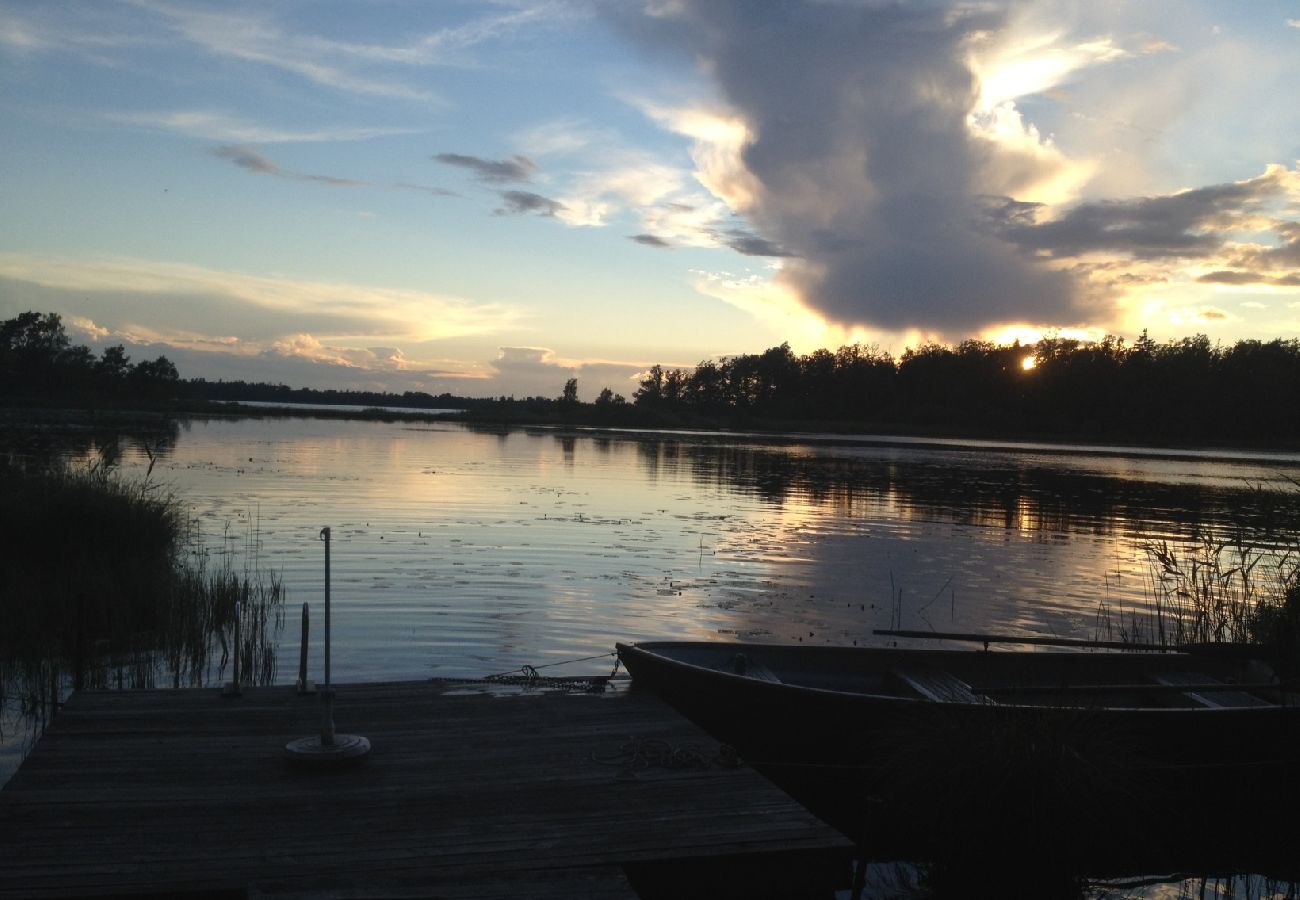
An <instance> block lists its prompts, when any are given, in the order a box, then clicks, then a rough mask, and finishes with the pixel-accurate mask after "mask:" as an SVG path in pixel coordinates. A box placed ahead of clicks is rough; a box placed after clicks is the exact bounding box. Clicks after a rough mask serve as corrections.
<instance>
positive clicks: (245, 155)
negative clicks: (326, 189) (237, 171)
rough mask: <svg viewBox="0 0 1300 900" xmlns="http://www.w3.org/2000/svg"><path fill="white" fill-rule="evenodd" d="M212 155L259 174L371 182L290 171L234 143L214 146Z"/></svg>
mask: <svg viewBox="0 0 1300 900" xmlns="http://www.w3.org/2000/svg"><path fill="white" fill-rule="evenodd" d="M212 155H213V156H216V157H218V158H220V159H224V160H226V161H227V162H230V163H232V164H234V165H236V166H238V167H239V168H241V169H244V170H246V171H249V172H253V173H254V174H257V175H274V176H276V177H277V178H291V179H294V180H296V181H314V182H316V183H317V184H325V185H329V186H330V187H363V186H366V185H368V184H369V182H365V181H357V180H356V179H353V178H340V177H337V176H335V175H304V174H302V173H299V172H290V171H288V170H287V169H282V168H281V167H280V166H279V164H278V163H276V162H275V161H274V160H272V159H271V158H270V157H267V156H264V155H262V154H261V153H258V152H257V151H256V150H250V149H249V148H248V147H240V146H236V145H233V144H226V145H224V146H221V147H215V148H213V150H212Z"/></svg>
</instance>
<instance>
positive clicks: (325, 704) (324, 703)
mask: <svg viewBox="0 0 1300 900" xmlns="http://www.w3.org/2000/svg"><path fill="white" fill-rule="evenodd" d="M320 539H321V540H322V541H324V542H325V686H324V687H323V688H321V690H320V692H319V693H320V697H321V723H320V735H319V736H317V737H305V738H299V739H298V740H296V741H290V742H289V743H288V744H286V745H285V747H284V750H285V753H286V754H287V755H288V758H289V759H290V760H291V761H294V762H301V763H304V764H306V765H312V766H321V765H325V766H328V765H336V764H339V763H343V762H350V761H352V760H355V759H359V758H360V757H362V756H365V755H366V754H367V753H369V752H370V741H369V739H367V738H364V737H361V736H360V735H357V734H335V733H334V688H333V686H332V685H331V683H330V529H329V526H328V525H327V526H326V527H324V528H322V529H321V530H320ZM306 636H307V604H305V603H304V604H303V651H302V654H303V655H302V657H301V659H302V672H303V673H304V674H303V680H305V679H306V675H305V673H306V665H307V663H306V654H307V650H306V646H307V637H306Z"/></svg>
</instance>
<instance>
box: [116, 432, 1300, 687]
mask: <svg viewBox="0 0 1300 900" xmlns="http://www.w3.org/2000/svg"><path fill="white" fill-rule="evenodd" d="M1089 449H1090V450H1092V451H1096V450H1099V449H1104V448H1089ZM155 455H158V454H157V451H155ZM147 466H148V459H147V457H146V454H145V452H144V451H143V450H142V449H131V448H127V449H126V451H125V453H124V456H123V460H122V467H123V470H124V471H125V472H127V473H135V474H138V475H142V474H143V473H144V471H145V470H146V468H147ZM1288 477H1289V478H1300V456H1294V455H1291V456H1287V455H1268V454H1248V455H1243V456H1241V457H1238V458H1230V457H1227V458H1208V457H1206V456H1205V455H1203V454H1185V455H1182V456H1173V457H1168V456H1158V455H1154V454H1153V453H1152V452H1150V451H1141V450H1139V451H1132V452H1129V451H1126V452H1124V453H1123V454H1120V453H1098V452H1089V453H1080V452H1068V451H1063V450H1061V449H1058V448H1051V447H1045V446H1039V445H1029V446H1022V447H1020V448H1017V449H1015V450H1004V449H998V448H997V447H995V446H993V445H988V444H983V445H969V444H959V443H949V444H946V445H933V446H929V445H927V446H909V445H906V444H899V443H892V442H880V443H876V444H874V445H868V444H864V443H860V442H859V443H854V442H849V441H842V440H837V441H819V440H817V439H815V438H807V439H803V440H796V441H779V442H778V441H774V440H772V439H763V438H755V437H749V438H737V437H735V436H726V435H709V436H698V435H695V436H692V435H663V434H638V433H619V434H598V433H592V432H556V431H552V430H542V429H539V430H508V431H506V430H503V431H476V430H473V429H468V428H465V427H463V426H459V425H455V424H450V423H447V424H432V425H412V424H409V423H382V422H362V421H350V422H344V421H324V420H311V419H302V420H284V419H278V420H254V419H246V420H234V421H231V420H209V421H196V422H194V423H192V424H190V425H188V426H186V427H185V428H184V430H183V431H182V432H181V433H180V435H179V437H178V439H177V440H176V441H175V444H174V446H172V447H171V448H170V449H168V450H167V451H165V453H164V455H161V456H159V457H158V459H157V461H156V463H155V465H154V468H153V472H152V475H151V479H152V480H153V481H155V482H159V483H161V484H163V485H165V486H166V487H167V488H168V489H170V490H173V491H175V492H176V493H177V494H179V495H180V496H182V497H184V498H185V499H186V502H187V503H188V504H190V506H191V509H192V512H193V514H194V515H195V516H196V517H197V519H198V520H199V522H201V523H202V528H203V531H204V534H205V539H206V540H207V541H208V542H209V544H210V545H211V546H212V547H213V548H214V549H216V550H217V551H218V552H220V553H224V554H228V555H229V558H230V559H231V560H232V562H233V564H234V565H236V566H239V567H242V566H244V565H246V564H255V565H258V566H261V567H262V568H272V569H276V570H279V571H280V572H282V574H283V576H284V581H285V583H286V586H287V588H288V592H289V604H290V610H291V613H294V614H291V616H290V623H291V624H290V626H289V627H288V628H286V630H285V633H284V636H283V638H282V642H281V650H280V667H279V676H278V677H279V680H281V681H286V682H287V681H292V680H293V678H294V677H295V675H296V671H297V658H298V637H297V634H298V629H297V621H296V612H295V611H296V609H297V608H298V607H299V606H300V605H301V603H302V601H309V602H310V603H311V605H312V610H313V629H314V630H313V647H312V668H313V671H314V673H315V675H314V677H317V678H319V677H320V674H319V667H320V663H321V655H322V654H321V645H320V638H321V635H320V630H321V629H320V623H321V616H322V599H323V582H324V578H323V570H324V547H323V544H322V543H321V541H320V540H319V532H320V529H321V528H322V526H326V525H328V526H331V527H332V529H333V542H332V559H333V569H332V602H333V624H334V645H333V676H334V678H335V680H338V681H352V680H372V679H390V678H419V677H427V676H431V675H448V676H482V675H487V674H490V673H495V672H501V671H505V670H510V669H514V668H517V667H519V666H521V665H524V664H531V665H544V664H548V663H555V662H558V661H562V660H570V659H574V658H577V657H585V656H592V655H595V654H601V653H606V652H608V651H610V650H612V648H613V644H614V642H615V641H616V640H638V639H650V638H689V639H700V640H726V639H737V638H743V639H746V640H757V641H781V642H785V641H802V642H805V643H818V644H853V643H855V642H856V643H858V644H864V643H866V644H869V643H880V642H881V641H882V639H881V638H878V637H873V636H872V634H871V631H872V629H873V628H886V627H891V626H894V627H903V628H927V629H928V628H933V629H936V630H940V631H943V630H949V631H954V630H956V631H986V632H1014V633H1026V634H1028V633H1032V634H1052V635H1059V636H1071V637H1084V638H1091V637H1096V636H1098V611H1099V609H1100V608H1101V607H1102V606H1106V607H1108V608H1109V609H1111V610H1112V613H1113V614H1115V613H1119V612H1123V611H1129V610H1133V609H1141V608H1142V607H1143V605H1144V604H1145V603H1146V602H1147V600H1148V598H1149V596H1150V577H1151V576H1150V569H1149V567H1148V565H1147V562H1146V556H1145V554H1144V552H1143V550H1142V545H1143V543H1144V542H1145V541H1148V540H1151V539H1160V538H1165V539H1171V540H1181V539H1186V538H1188V537H1190V536H1191V535H1193V534H1194V533H1195V531H1196V530H1197V529H1198V528H1205V527H1211V528H1227V527H1229V526H1230V525H1232V524H1234V523H1236V522H1239V521H1243V520H1244V521H1248V522H1251V521H1253V522H1256V523H1258V522H1260V521H1262V519H1263V517H1264V515H1265V507H1268V506H1269V505H1270V502H1271V501H1270V500H1269V498H1272V500H1275V501H1277V502H1278V503H1280V514H1281V515H1282V516H1284V517H1285V518H1287V519H1288V520H1289V521H1290V522H1291V523H1292V525H1294V523H1295V522H1296V521H1297V520H1300V494H1297V492H1296V491H1295V490H1294V488H1291V486H1290V485H1289V483H1287V482H1286V481H1285V479H1286V478H1288ZM1261 486H1262V487H1264V488H1265V490H1264V491H1262V492H1261V491H1260V490H1259V488H1260V487H1261ZM1277 512H1278V511H1277V510H1274V513H1275V514H1277ZM610 662H611V661H610V660H608V659H601V660H595V661H588V662H586V663H580V664H574V665H572V666H566V667H562V668H559V669H557V670H555V671H554V672H552V673H551V674H578V673H591V672H604V671H608V669H609V667H610Z"/></svg>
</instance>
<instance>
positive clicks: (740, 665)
mask: <svg viewBox="0 0 1300 900" xmlns="http://www.w3.org/2000/svg"><path fill="white" fill-rule="evenodd" d="M722 671H724V672H730V673H731V674H733V675H744V676H745V677H746V678H757V679H758V680H759V681H773V682H776V683H778V684H779V683H780V681H781V677H780V676H779V675H777V674H776V673H775V672H773V671H772V670H771V669H769V668H768V667H767V666H765V665H763V664H762V663H761V662H758V661H756V660H755V659H754V658H753V657H752V656H748V655H746V654H744V653H737V654H736V655H735V656H733V657H731V659H729V660H727V663H726V665H724V666H723V667H722Z"/></svg>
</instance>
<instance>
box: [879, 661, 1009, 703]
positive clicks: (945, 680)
mask: <svg viewBox="0 0 1300 900" xmlns="http://www.w3.org/2000/svg"><path fill="white" fill-rule="evenodd" d="M889 671H890V673H891V674H892V675H893V676H894V677H896V678H898V679H899V680H900V681H902V682H903V683H904V684H906V685H907V686H908V687H910V688H911V689H912V690H914V691H916V692H917V693H918V694H920V695H921V696H922V697H924V698H926V699H927V700H934V701H935V702H937V703H976V704H980V703H988V702H990V701H989V699H988V698H987V697H984V696H981V695H979V694H976V693H973V692H972V691H971V689H970V685H969V684H967V683H966V682H964V681H962V680H961V679H960V678H958V677H957V676H956V675H954V674H952V673H951V672H948V671H946V670H944V669H936V668H934V667H933V666H895V667H894V668H892V669H890V670H889Z"/></svg>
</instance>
